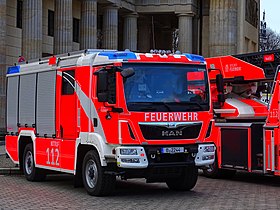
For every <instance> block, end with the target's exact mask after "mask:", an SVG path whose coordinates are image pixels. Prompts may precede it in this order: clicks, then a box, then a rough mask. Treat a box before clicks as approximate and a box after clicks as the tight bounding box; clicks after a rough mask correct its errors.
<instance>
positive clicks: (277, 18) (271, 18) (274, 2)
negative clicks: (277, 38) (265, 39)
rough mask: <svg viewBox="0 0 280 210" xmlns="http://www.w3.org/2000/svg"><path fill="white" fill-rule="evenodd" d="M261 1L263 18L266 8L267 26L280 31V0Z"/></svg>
mask: <svg viewBox="0 0 280 210" xmlns="http://www.w3.org/2000/svg"><path fill="white" fill-rule="evenodd" d="M260 1H261V8H260V12H261V17H260V19H261V20H262V19H263V11H264V10H265V20H266V27H269V28H271V29H272V30H274V31H276V32H277V33H280V9H279V8H280V0H260Z"/></svg>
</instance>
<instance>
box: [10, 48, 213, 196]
mask: <svg viewBox="0 0 280 210" xmlns="http://www.w3.org/2000/svg"><path fill="white" fill-rule="evenodd" d="M208 81H209V79H208V72H207V70H206V62H205V60H204V58H203V57H201V56H197V55H192V54H180V55H171V54H155V53H133V52H130V51H106V50H86V51H83V52H77V53H69V54H66V55H58V56H53V57H51V58H49V59H42V60H38V61H31V62H28V63H25V64H20V65H16V66H12V67H9V68H8V72H7V132H8V133H7V135H6V151H7V154H8V155H9V157H10V158H11V159H12V160H13V162H14V163H17V164H19V165H20V168H21V169H22V170H23V172H24V174H25V176H26V178H27V180H29V181H39V180H43V179H44V178H45V176H46V174H47V172H48V171H47V170H52V171H59V172H65V173H70V174H73V175H75V183H76V185H80V184H83V185H84V187H85V188H86V190H87V192H88V193H89V194H90V195H97V196H100V195H107V194H109V193H111V192H112V191H113V188H114V184H115V181H116V176H119V177H121V178H122V179H129V178H136V177H143V178H146V180H147V182H166V183H167V185H168V187H169V188H170V189H174V190H190V189H192V188H193V187H194V186H195V184H196V181H197V167H200V166H207V165H209V164H212V163H213V161H214V156H215V155H214V154H215V146H214V144H213V143H211V139H210V132H211V127H212V126H213V124H214V123H213V121H211V119H212V118H213V114H212V103H211V100H210V89H209V82H208ZM205 140H206V141H205ZM207 142H210V143H207ZM81 180H82V183H81Z"/></svg>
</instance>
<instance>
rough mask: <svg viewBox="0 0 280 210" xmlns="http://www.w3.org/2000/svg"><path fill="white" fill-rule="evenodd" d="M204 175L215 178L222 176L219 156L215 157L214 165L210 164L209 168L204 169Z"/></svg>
mask: <svg viewBox="0 0 280 210" xmlns="http://www.w3.org/2000/svg"><path fill="white" fill-rule="evenodd" d="M203 175H204V176H206V177H208V178H213V179H217V178H221V176H222V171H221V169H219V168H218V160H217V156H216V157H215V161H214V163H213V164H212V165H209V168H205V169H203Z"/></svg>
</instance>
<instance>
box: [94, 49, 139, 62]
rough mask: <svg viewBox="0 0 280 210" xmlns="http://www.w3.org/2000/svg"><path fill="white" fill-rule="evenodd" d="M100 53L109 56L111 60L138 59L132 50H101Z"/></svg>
mask: <svg viewBox="0 0 280 210" xmlns="http://www.w3.org/2000/svg"><path fill="white" fill-rule="evenodd" d="M98 55H102V56H107V57H108V58H109V59H110V60H113V59H122V60H128V59H136V58H137V57H136V55H135V53H133V52H130V51H115V52H100V53H99V54H98Z"/></svg>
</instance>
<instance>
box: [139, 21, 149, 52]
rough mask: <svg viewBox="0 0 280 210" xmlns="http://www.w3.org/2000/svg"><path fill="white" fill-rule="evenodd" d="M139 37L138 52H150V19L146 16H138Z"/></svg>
mask: <svg viewBox="0 0 280 210" xmlns="http://www.w3.org/2000/svg"><path fill="white" fill-rule="evenodd" d="M138 22H139V28H138V30H139V38H138V40H139V41H138V49H139V51H140V52H150V50H151V49H152V48H151V46H150V41H151V21H150V20H149V19H148V18H146V17H140V18H139V21H138Z"/></svg>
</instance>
